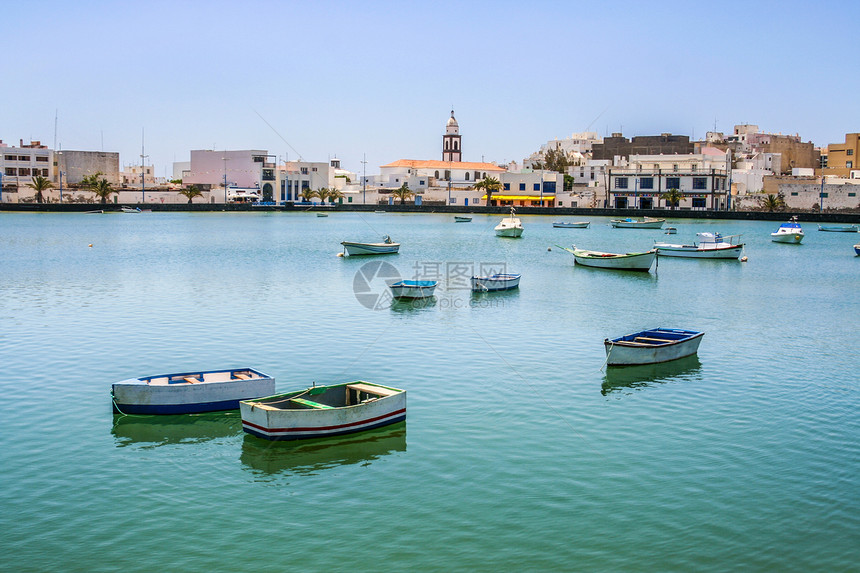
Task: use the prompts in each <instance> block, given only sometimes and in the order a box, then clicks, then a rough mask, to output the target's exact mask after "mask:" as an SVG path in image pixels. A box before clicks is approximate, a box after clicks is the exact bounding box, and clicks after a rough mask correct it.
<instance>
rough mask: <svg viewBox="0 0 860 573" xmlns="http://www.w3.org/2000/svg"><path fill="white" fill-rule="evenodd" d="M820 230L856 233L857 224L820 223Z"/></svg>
mask: <svg viewBox="0 0 860 573" xmlns="http://www.w3.org/2000/svg"><path fill="white" fill-rule="evenodd" d="M818 230H819V231H830V232H831V233H856V232H857V231H858V230H860V229H858V227H857V225H818Z"/></svg>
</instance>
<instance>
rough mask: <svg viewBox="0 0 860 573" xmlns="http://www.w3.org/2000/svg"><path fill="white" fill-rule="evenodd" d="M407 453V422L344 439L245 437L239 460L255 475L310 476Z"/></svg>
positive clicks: (351, 435)
mask: <svg viewBox="0 0 860 573" xmlns="http://www.w3.org/2000/svg"><path fill="white" fill-rule="evenodd" d="M405 451H406V422H399V423H397V424H392V425H390V426H385V427H384V428H380V429H378V430H370V431H367V432H360V433H357V434H350V435H346V436H343V437H332V438H319V439H313V440H299V441H289V442H279V441H270V440H261V439H259V438H255V437H254V436H251V435H249V434H245V440H244V442H242V454H241V456H240V458H239V460H240V461H241V462H242V464H243V465H244V466H246V467H247V468H249V469H251V470H252V471H254V472H260V473H262V474H266V475H278V474H282V473H290V474H298V475H312V474H315V473H316V472H318V471H321V470H325V469H328V468H332V467H336V466H343V465H352V464H364V463H370V462H372V461H374V460H376V459H378V458H380V457H382V456H386V455H388V454H391V453H394V452H405Z"/></svg>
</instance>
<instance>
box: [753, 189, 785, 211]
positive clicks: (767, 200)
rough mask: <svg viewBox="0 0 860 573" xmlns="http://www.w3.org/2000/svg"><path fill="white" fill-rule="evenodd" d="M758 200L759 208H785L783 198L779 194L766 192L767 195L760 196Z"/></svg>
mask: <svg viewBox="0 0 860 573" xmlns="http://www.w3.org/2000/svg"><path fill="white" fill-rule="evenodd" d="M758 201H759V205H761V208H762V209H766V210H768V211H782V210H783V209H785V199H784V198H783V196H782V195H781V194H777V195H771V194H770V193H768V195H767V197H762V198H760V199H759V200H758Z"/></svg>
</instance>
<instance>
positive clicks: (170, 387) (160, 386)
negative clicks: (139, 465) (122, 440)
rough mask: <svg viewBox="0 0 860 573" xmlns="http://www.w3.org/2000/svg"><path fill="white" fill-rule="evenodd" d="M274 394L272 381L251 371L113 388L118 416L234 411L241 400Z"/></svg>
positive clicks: (162, 377)
mask: <svg viewBox="0 0 860 573" xmlns="http://www.w3.org/2000/svg"><path fill="white" fill-rule="evenodd" d="M274 392H275V379H274V378H272V377H271V376H269V375H268V374H264V373H262V372H260V371H259V370H254V369H253V368H232V369H226V370H208V371H196V372H178V373H175V374H159V375H157V376H145V377H141V378H130V379H128V380H122V381H120V382H117V383H115V384H113V386H112V387H111V398H112V401H113V409H114V411H115V412H118V413H120V414H191V413H197V412H216V411H219V410H235V409H236V408H238V407H239V401H240V400H247V399H249V398H259V397H260V396H268V395H270V394H272V393H274Z"/></svg>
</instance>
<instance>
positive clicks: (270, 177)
mask: <svg viewBox="0 0 860 573" xmlns="http://www.w3.org/2000/svg"><path fill="white" fill-rule="evenodd" d="M274 180H275V170H274V169H263V181H274Z"/></svg>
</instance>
